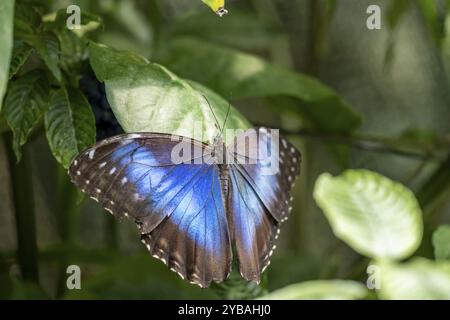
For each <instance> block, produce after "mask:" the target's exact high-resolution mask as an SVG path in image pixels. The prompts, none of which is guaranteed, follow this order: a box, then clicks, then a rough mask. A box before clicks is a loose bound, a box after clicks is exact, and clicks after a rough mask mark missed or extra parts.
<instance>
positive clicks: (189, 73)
mask: <svg viewBox="0 0 450 320" xmlns="http://www.w3.org/2000/svg"><path fill="white" fill-rule="evenodd" d="M160 59H161V60H162V62H163V63H164V64H165V65H167V66H169V67H170V68H171V69H173V70H174V72H176V73H178V74H179V75H180V76H182V77H185V78H189V79H192V80H195V81H198V82H201V83H204V84H206V85H208V87H209V88H211V89H212V90H215V91H216V92H218V93H219V94H222V95H223V96H224V97H228V98H243V97H278V96H287V97H291V98H294V99H295V102H296V108H295V109H294V111H296V112H297V113H298V115H299V116H302V117H304V118H307V119H308V120H309V121H310V122H311V123H312V124H313V125H315V126H316V127H317V128H320V129H323V130H329V131H340V132H348V131H351V130H353V129H355V128H357V127H358V126H359V125H360V122H361V119H360V117H359V116H358V115H357V114H355V113H354V112H353V111H352V110H351V108H350V107H349V105H348V104H347V103H346V102H345V101H343V100H342V99H341V98H340V97H339V96H338V95H337V94H336V93H335V92H334V91H333V90H332V89H330V88H328V87H327V86H325V85H323V84H321V83H320V82H319V81H318V80H316V79H314V78H312V77H309V76H306V75H302V74H298V73H295V72H292V71H290V70H287V69H284V68H281V67H279V66H276V65H273V64H271V63H269V62H266V61H264V60H262V59H260V58H259V57H257V56H253V55H250V54H246V53H242V52H240V51H236V50H232V49H229V48H227V47H223V46H219V45H214V44H210V43H207V42H203V41H199V40H196V39H193V38H179V39H176V40H174V41H173V42H172V43H171V44H170V45H169V47H168V48H167V50H165V51H164V53H163V54H162V55H161V56H160Z"/></svg>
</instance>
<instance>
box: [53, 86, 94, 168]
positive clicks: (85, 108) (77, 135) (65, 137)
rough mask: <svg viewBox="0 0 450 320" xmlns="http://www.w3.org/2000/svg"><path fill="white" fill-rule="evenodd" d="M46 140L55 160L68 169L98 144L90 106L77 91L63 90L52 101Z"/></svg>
mask: <svg viewBox="0 0 450 320" xmlns="http://www.w3.org/2000/svg"><path fill="white" fill-rule="evenodd" d="M45 128H46V132H47V140H48V143H49V145H50V149H51V150H52V153H53V155H54V156H55V158H56V160H58V162H59V163H61V164H62V165H63V166H64V168H68V167H69V165H70V163H71V161H72V159H73V158H74V157H75V156H76V155H77V154H78V153H80V152H81V151H83V150H84V149H86V148H88V147H90V146H91V145H93V144H94V143H95V119H94V115H93V113H92V110H91V106H90V105H89V102H88V101H87V100H86V98H85V97H84V96H83V94H82V93H81V92H80V91H79V90H78V89H75V88H67V89H66V88H64V87H63V88H61V89H59V90H57V91H56V92H54V93H53V94H52V96H51V98H50V107H49V110H48V112H47V114H46V115H45Z"/></svg>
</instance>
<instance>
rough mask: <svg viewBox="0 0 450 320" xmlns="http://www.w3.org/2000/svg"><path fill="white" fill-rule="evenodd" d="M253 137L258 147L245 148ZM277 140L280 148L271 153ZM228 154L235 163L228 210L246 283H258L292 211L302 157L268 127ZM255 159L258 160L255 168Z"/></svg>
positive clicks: (238, 143)
mask: <svg viewBox="0 0 450 320" xmlns="http://www.w3.org/2000/svg"><path fill="white" fill-rule="evenodd" d="M248 136H255V137H256V140H257V141H258V144H257V147H256V148H255V146H249V145H248V144H246V143H241V141H240V140H243V139H246V137H248ZM273 137H274V138H275V140H273V139H272V138H273ZM274 141H276V144H277V146H278V147H277V148H272V144H273V143H274ZM229 150H231V153H232V155H231V156H232V157H233V158H234V160H235V163H234V164H232V165H230V181H231V185H230V189H231V193H230V198H229V205H228V206H229V210H230V212H231V216H232V221H233V229H232V230H233V238H234V241H235V244H236V251H237V255H238V259H239V269H240V272H241V275H242V276H243V277H244V278H246V279H247V280H250V281H255V282H258V281H259V279H260V274H261V273H262V272H263V271H264V269H265V268H266V267H267V266H268V264H269V263H270V262H269V258H270V256H271V254H272V253H273V250H274V249H275V245H274V241H275V240H276V238H277V237H278V234H279V225H280V223H282V222H283V221H285V220H286V219H287V217H288V214H289V212H290V211H291V209H292V207H291V205H292V197H291V191H292V187H293V186H294V181H295V179H296V177H297V176H298V175H299V174H300V153H299V152H298V151H297V149H295V147H293V146H292V145H291V144H290V143H289V142H288V141H287V140H286V139H284V138H283V137H279V136H278V135H273V134H272V131H271V130H270V129H266V128H259V129H250V130H248V131H246V132H244V133H243V134H241V135H238V136H237V137H236V139H235V142H234V146H231V147H230V148H229ZM262 150H267V152H262ZM270 150H272V151H270ZM250 159H252V160H257V161H256V162H255V161H254V162H253V163H250V162H249V160H250ZM267 159H270V161H267ZM270 168H272V169H270ZM273 169H276V170H273Z"/></svg>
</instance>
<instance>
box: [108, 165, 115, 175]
mask: <svg viewBox="0 0 450 320" xmlns="http://www.w3.org/2000/svg"><path fill="white" fill-rule="evenodd" d="M114 172H116V167H114V168H112V169H111V170H109V174H110V175H111V174H113V173H114Z"/></svg>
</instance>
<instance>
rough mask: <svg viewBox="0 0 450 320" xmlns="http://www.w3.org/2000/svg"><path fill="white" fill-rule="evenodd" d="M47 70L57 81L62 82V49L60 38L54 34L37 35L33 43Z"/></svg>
mask: <svg viewBox="0 0 450 320" xmlns="http://www.w3.org/2000/svg"><path fill="white" fill-rule="evenodd" d="M31 45H32V46H33V47H34V48H35V49H36V52H37V53H38V55H39V56H40V57H41V58H42V60H43V61H44V63H45V65H46V66H47V68H48V69H49V70H50V71H51V73H52V74H53V76H54V77H55V78H56V80H58V81H61V70H60V69H59V57H60V47H59V40H58V37H56V35H55V34H54V33H52V32H44V33H39V34H36V35H35V36H34V37H33V38H32V41H31Z"/></svg>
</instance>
